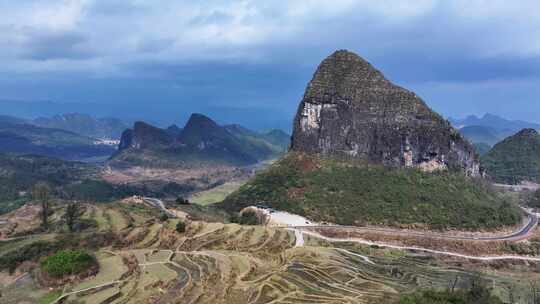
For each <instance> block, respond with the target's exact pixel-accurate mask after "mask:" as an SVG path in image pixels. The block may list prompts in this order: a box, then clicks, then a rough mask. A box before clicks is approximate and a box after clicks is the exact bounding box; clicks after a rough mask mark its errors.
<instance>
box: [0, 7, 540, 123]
mask: <svg viewBox="0 0 540 304" xmlns="http://www.w3.org/2000/svg"><path fill="white" fill-rule="evenodd" d="M538 8H539V7H538V4H537V2H536V1H521V2H520V3H519V5H517V4H515V3H510V2H507V1H498V0H495V1H490V2H485V1H465V0H456V1H451V2H450V1H436V0H434V1H428V0H419V1H414V2H411V1H392V2H391V3H390V2H385V1H353V0H341V1H332V2H330V1H323V0H311V1H279V2H278V1H260V0H259V1H249V0H248V1H222V0H208V1H166V0H163V1H152V2H142V1H95V0H94V1H92V0H89V1H52V0H51V1H23V2H12V3H7V2H6V3H0V17H3V18H0V28H9V29H10V30H6V31H2V33H1V34H0V46H1V47H2V51H0V64H2V65H3V67H4V70H5V71H4V73H2V75H0V92H2V94H0V98H14V99H39V100H55V101H59V102H70V101H76V102H82V103H89V104H101V105H104V104H107V105H108V108H109V110H110V109H114V111H113V112H114V113H117V115H123V114H126V115H128V116H130V117H131V116H136V115H137V113H144V114H145V115H148V116H152V117H153V119H155V120H175V121H178V119H180V118H179V117H181V116H182V117H184V116H187V115H188V114H189V113H184V112H189V111H201V112H204V111H208V112H212V113H214V114H215V115H216V116H219V118H220V119H221V120H222V121H229V122H232V121H234V120H238V121H244V122H246V123H248V124H256V123H257V121H258V120H261V119H260V118H258V117H257V115H255V114H253V113H258V112H260V113H266V114H268V116H269V117H270V118H269V119H272V118H274V119H275V121H276V124H279V125H283V122H279V123H278V122H277V121H287V120H289V119H290V117H291V116H292V115H293V114H294V112H295V110H296V107H297V103H298V100H299V99H300V98H301V95H302V94H303V92H304V88H305V85H306V84H307V82H308V81H309V80H310V78H311V76H312V74H313V72H314V71H315V69H316V66H317V64H318V63H319V62H320V61H321V60H322V59H324V58H325V57H326V56H328V55H329V54H331V53H332V52H333V51H335V50H336V49H343V48H345V49H349V50H352V51H355V52H357V53H359V54H360V55H362V56H363V57H365V58H366V59H367V60H368V61H370V62H371V63H372V64H373V65H375V66H376V67H377V68H379V69H380V70H382V71H383V72H384V74H385V75H386V76H387V77H388V78H389V79H391V80H392V81H394V82H396V83H398V84H400V85H403V86H405V87H407V88H410V89H413V90H415V91H416V92H417V93H418V94H419V95H421V96H422V97H423V98H424V99H426V101H427V102H428V104H430V105H431V106H432V107H433V108H434V109H436V110H438V111H442V113H443V114H445V115H457V116H461V115H465V114H469V113H476V114H482V112H486V111H492V110H493V109H495V110H496V111H497V113H498V114H501V115H505V114H508V115H509V116H511V117H510V118H525V117H527V119H531V118H532V119H535V118H534V117H537V116H538V114H539V113H540V102H539V100H538V99H537V98H536V96H538V93H540V92H538V89H536V88H538V87H540V85H539V84H540V83H539V81H538V79H540V43H539V42H538V41H540V17H539V16H538V15H537V14H535V12H536V11H537V10H538ZM2 12H4V13H2ZM7 12H9V14H8V13H7ZM515 105H518V106H515ZM537 105H539V106H537ZM91 108H92V107H87V108H84V109H91ZM81 109H83V107H81ZM128 112H130V114H127V113H128ZM179 112H182V113H179ZM175 117H176V118H175ZM149 118H151V117H149ZM536 120H538V119H536ZM265 125H267V124H266V123H265ZM285 125H286V124H285Z"/></svg>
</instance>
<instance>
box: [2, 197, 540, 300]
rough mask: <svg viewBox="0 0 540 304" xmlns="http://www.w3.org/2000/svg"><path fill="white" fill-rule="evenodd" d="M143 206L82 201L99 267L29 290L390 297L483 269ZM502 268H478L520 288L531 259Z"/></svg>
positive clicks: (79, 296)
mask: <svg viewBox="0 0 540 304" xmlns="http://www.w3.org/2000/svg"><path fill="white" fill-rule="evenodd" d="M152 212H153V211H152V210H145V209H144V208H142V207H140V206H139V207H134V206H125V205H122V204H117V205H96V206H91V207H89V208H87V209H86V212H85V215H84V216H85V217H87V218H88V219H93V220H95V221H96V223H97V227H96V228H95V229H96V230H98V231H113V232H115V234H116V235H117V236H118V241H117V242H116V243H114V245H112V246H109V247H107V248H101V249H99V250H98V251H97V252H95V254H96V257H97V258H98V261H99V264H100V271H99V273H98V274H97V275H96V276H94V277H91V278H88V279H86V280H83V281H80V282H73V283H72V284H69V285H67V286H65V287H64V288H62V289H58V290H57V291H56V292H57V293H49V292H46V291H45V290H43V289H42V290H41V292H35V294H36V295H40V296H41V297H42V298H41V299H45V297H48V298H51V297H52V298H54V297H56V301H57V302H63V303H108V304H124V303H212V304H216V303H224V304H225V303H227V304H229V303H232V304H234V303H252V304H262V303H291V304H292V303H395V302H397V301H398V298H399V296H400V294H402V293H405V292H410V291H413V290H415V289H417V288H439V289H445V288H448V287H449V286H450V285H451V284H453V283H454V281H455V282H456V287H457V288H459V287H467V286H469V285H470V282H471V280H472V278H474V277H476V273H475V272H473V271H472V270H473V269H475V270H478V271H482V269H483V266H482V264H477V265H470V264H466V261H463V260H459V261H444V262H443V261H440V260H437V259H435V258H434V257H430V256H425V255H418V254H412V253H410V252H409V253H407V252H403V251H399V250H390V249H381V248H376V247H367V246H362V245H359V244H348V243H339V244H338V243H330V242H328V241H324V240H321V239H317V238H315V237H313V236H305V239H304V242H300V243H298V242H297V240H296V236H295V232H294V231H291V230H286V229H279V228H270V227H263V226H241V225H237V224H223V223H207V222H197V221H193V222H190V223H189V224H188V226H187V229H186V232H185V233H178V232H176V230H175V227H176V223H177V221H178V220H176V219H169V220H167V221H159V220H157V218H158V216H157V215H156V214H154V213H152ZM21 242H22V241H21ZM24 242H26V243H27V242H30V240H24ZM505 267H506V266H505ZM508 267H509V268H507V271H506V273H504V272H497V271H490V272H489V273H487V272H484V276H483V280H485V281H486V282H488V283H489V285H490V286H493V287H494V288H495V290H496V292H497V293H498V294H499V295H500V296H501V297H502V298H503V299H506V298H507V297H508V295H507V289H506V287H507V286H510V285H513V284H517V285H520V286H521V287H520V288H516V290H523V292H526V288H525V287H524V286H526V284H528V281H527V280H529V279H540V276H538V275H536V276H538V278H536V277H535V276H534V275H533V277H528V278H527V280H524V279H523V278H521V277H520V276H519V273H520V271H521V270H522V269H524V268H525V267H527V269H529V270H531V269H533V268H535V267H536V266H535V265H534V264H527V265H526V264H524V263H521V264H519V263H518V264H516V265H513V266H511V267H510V266H508ZM503 268H504V267H503ZM536 268H537V267H536ZM486 269H488V268H487V267H486ZM489 269H493V268H489ZM508 272H511V273H512V275H508ZM529 273H530V274H531V273H534V272H532V271H529ZM519 280H522V281H521V282H518V281H519ZM32 288H34V289H35V288H36V287H32ZM48 298H47V299H48ZM25 300H26V301H27V302H28V303H33V302H32V301H31V300H28V299H27V298H25ZM39 300H40V299H39V298H36V299H35V303H37V302H38V301H39ZM13 301H15V300H13ZM49 302H50V301H49ZM12 303H17V301H15V302H12Z"/></svg>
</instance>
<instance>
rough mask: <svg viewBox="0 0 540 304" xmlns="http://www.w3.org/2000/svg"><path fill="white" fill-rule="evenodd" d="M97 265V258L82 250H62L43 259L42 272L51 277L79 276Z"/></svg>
mask: <svg viewBox="0 0 540 304" xmlns="http://www.w3.org/2000/svg"><path fill="white" fill-rule="evenodd" d="M96 265H97V261H96V258H95V257H93V256H92V255H90V254H88V253H87V252H85V251H82V250H62V251H59V252H57V253H56V254H54V255H51V256H49V257H47V258H45V259H43V260H42V261H41V263H40V268H41V271H43V272H44V273H46V274H48V275H50V276H51V277H55V278H60V277H63V276H66V275H73V274H79V273H82V272H84V271H87V270H89V269H90V268H91V267H94V266H96Z"/></svg>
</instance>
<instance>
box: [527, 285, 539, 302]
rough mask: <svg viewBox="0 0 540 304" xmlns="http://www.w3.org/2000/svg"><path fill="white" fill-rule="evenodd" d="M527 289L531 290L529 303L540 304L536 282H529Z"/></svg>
mask: <svg viewBox="0 0 540 304" xmlns="http://www.w3.org/2000/svg"><path fill="white" fill-rule="evenodd" d="M529 287H530V289H531V299H530V300H531V302H530V303H532V304H540V297H539V295H538V293H540V291H539V290H538V282H535V281H530V282H529Z"/></svg>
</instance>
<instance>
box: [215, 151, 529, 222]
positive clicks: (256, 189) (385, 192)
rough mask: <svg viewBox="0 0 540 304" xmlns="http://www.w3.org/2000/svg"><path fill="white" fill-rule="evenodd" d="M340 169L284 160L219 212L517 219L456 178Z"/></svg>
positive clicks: (335, 218) (297, 157)
mask: <svg viewBox="0 0 540 304" xmlns="http://www.w3.org/2000/svg"><path fill="white" fill-rule="evenodd" d="M347 164H348V165H347ZM347 164H346V163H342V162H339V161H337V160H332V159H320V158H316V157H313V156H306V155H302V154H289V155H287V156H286V157H285V158H283V159H282V160H280V161H278V162H277V163H276V164H274V165H273V166H271V167H270V168H269V169H268V170H267V171H265V172H263V173H261V174H258V175H257V176H256V177H255V178H254V179H253V180H252V181H251V182H249V183H247V184H246V185H244V186H242V187H241V188H240V189H239V190H238V191H236V192H235V193H233V194H232V195H230V196H229V197H227V198H226V199H225V201H224V202H223V203H221V206H223V207H225V208H226V209H228V210H235V211H236V210H239V209H241V208H243V207H245V206H248V205H253V204H256V203H259V202H264V203H266V204H268V205H271V206H273V207H274V208H277V209H281V210H288V211H291V212H295V213H299V214H303V215H306V216H308V217H310V218H312V219H314V220H317V221H329V222H334V223H339V224H351V225H365V224H377V225H402V224H405V225H420V226H428V227H430V228H436V229H444V228H451V227H452V228H461V229H478V228H496V227H499V226H501V225H513V224H516V223H518V222H519V220H520V214H519V211H518V210H517V208H515V207H513V206H512V205H511V204H510V203H506V202H504V201H502V200H501V199H499V198H498V197H496V195H495V194H494V193H493V192H491V191H490V190H489V189H488V188H487V187H486V186H485V185H482V184H479V183H476V182H473V181H472V180H470V179H468V178H466V177H464V176H462V175H460V174H453V173H449V172H444V173H436V174H429V173H423V172H420V171H418V170H401V169H391V168H387V167H383V166H377V165H366V164H360V163H358V164H355V165H352V164H351V163H347Z"/></svg>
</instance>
